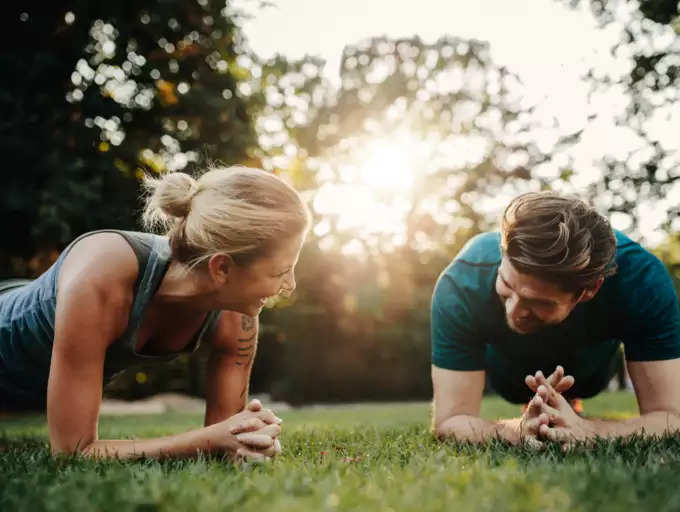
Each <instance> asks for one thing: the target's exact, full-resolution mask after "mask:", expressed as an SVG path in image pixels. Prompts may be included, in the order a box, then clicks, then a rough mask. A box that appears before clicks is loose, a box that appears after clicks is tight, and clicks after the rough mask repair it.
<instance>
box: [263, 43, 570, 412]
mask: <svg viewBox="0 0 680 512" xmlns="http://www.w3.org/2000/svg"><path fill="white" fill-rule="evenodd" d="M320 67H321V63H320V62H318V61H317V60H315V59H313V58H306V59H303V60H302V61H300V62H297V63H290V62H287V61H284V60H283V59H274V60H272V61H270V62H268V63H265V64H264V66H263V83H264V85H263V87H264V88H265V94H266V96H267V99H268V101H267V103H268V107H266V108H265V109H264V111H263V116H262V117H261V118H260V119H259V120H258V123H257V125H256V127H257V130H258V134H259V137H260V139H259V140H260V144H261V146H262V147H263V148H267V151H268V157H265V158H264V164H265V165H266V166H269V167H270V168H272V169H280V170H282V172H283V173H285V174H286V175H288V176H289V177H290V178H291V179H292V180H293V181H294V182H295V183H296V185H297V186H298V187H299V188H302V189H305V188H307V189H308V190H309V197H310V201H311V203H312V205H313V213H314V217H315V219H314V224H315V227H314V229H313V232H312V233H311V235H310V237H311V240H310V242H309V243H308V244H307V246H306V248H305V250H304V252H303V255H302V258H301V260H300V263H299V264H298V291H297V292H296V294H295V298H294V299H293V301H294V307H290V308H285V309H278V308H277V309H274V310H271V311H265V312H263V321H264V322H265V323H266V324H267V325H268V326H269V328H270V329H271V330H272V331H273V332H274V334H275V336H276V337H277V339H278V347H277V350H279V351H280V352H281V353H282V355H281V365H282V366H283V367H284V368H286V369H287V371H285V372H283V371H282V372H279V376H278V379H276V380H275V381H274V382H273V383H272V390H273V392H274V394H275V396H276V397H277V398H282V399H285V400H289V401H292V402H305V401H326V400H331V401H332V400H359V399H403V398H424V397H427V396H431V384H430V377H429V365H430V346H429V308H428V305H429V302H430V295H431V293H432V288H433V286H434V283H435V281H436V279H437V276H438V275H439V273H440V272H441V271H442V270H443V268H444V267H445V266H446V264H447V263H448V262H449V261H450V259H451V257H452V256H453V255H454V254H455V253H456V252H457V251H458V250H459V249H460V248H461V247H462V245H463V244H464V243H465V242H466V241H467V240H468V239H469V238H470V237H471V236H472V235H474V234H476V233H478V232H479V231H481V230H485V229H488V228H490V227H492V226H493V225H494V223H495V218H494V215H493V214H494V213H495V212H497V211H498V210H500V209H501V208H502V207H503V206H505V204H504V199H503V197H509V196H513V195H515V194H517V193H520V192H522V191H524V190H530V189H539V188H541V187H547V186H548V185H549V184H548V182H547V181H545V180H544V179H541V178H535V177H533V176H532V173H531V171H530V170H531V169H532V168H533V167H535V166H536V165H539V164H542V163H546V162H548V161H549V160H550V156H549V155H548V154H546V153H545V152H544V151H541V150H540V149H539V148H538V146H537V144H536V143H535V142H534V139H533V133H534V130H536V129H537V126H536V124H535V122H534V120H533V119H532V116H531V111H530V110H527V109H524V108H523V107H522V104H521V84H520V83H519V81H518V79H517V78H516V77H515V76H514V75H512V74H511V73H509V72H508V71H507V70H505V69H504V68H502V67H499V66H497V65H495V64H494V63H493V62H492V61H491V59H490V57H489V54H488V46H487V45H486V44H485V43H481V42H477V41H468V40H463V39H459V38H454V37H444V38H442V39H440V40H439V41H437V42H435V43H433V44H426V43H423V42H422V41H420V40H419V39H417V38H414V39H403V40H391V39H388V38H376V39H371V40H367V41H365V42H362V43H360V44H358V45H355V46H350V47H347V48H346V49H345V51H344V54H343V58H342V67H341V73H340V75H341V76H340V78H341V83H340V87H339V89H337V90H336V89H335V88H333V87H332V86H330V85H329V84H326V83H324V82H323V80H320V79H319V77H320V76H321V72H320ZM270 74H272V75H274V76H275V79H274V78H269V76H270ZM568 143H569V140H561V141H558V145H562V144H568ZM291 169H292V170H293V171H292V172H289V170H291ZM567 178H568V176H566V175H565V179H567ZM490 214H491V216H490ZM280 347H283V350H281V348H280ZM261 350H262V351H266V350H267V347H266V346H264V345H262V346H261Z"/></svg>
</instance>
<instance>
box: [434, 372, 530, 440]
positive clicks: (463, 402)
mask: <svg viewBox="0 0 680 512" xmlns="http://www.w3.org/2000/svg"><path fill="white" fill-rule="evenodd" d="M485 373H486V372H485V371H484V370H477V371H455V370H445V369H443V368H438V367H436V366H434V365H433V366H432V387H433V389H434V416H433V417H434V425H433V427H434V433H435V435H436V436H437V438H439V439H447V438H453V439H456V440H457V441H471V442H473V443H483V442H485V441H487V440H489V439H492V438H500V439H505V440H506V441H509V442H511V443H513V444H516V443H519V442H520V438H521V436H520V418H516V419H511V420H500V421H495V422H494V421H488V420H484V419H482V418H480V417H479V410H480V407H481V404H482V392H483V391H484V377H485Z"/></svg>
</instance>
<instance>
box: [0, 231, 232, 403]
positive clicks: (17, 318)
mask: <svg viewBox="0 0 680 512" xmlns="http://www.w3.org/2000/svg"><path fill="white" fill-rule="evenodd" d="M101 232H112V233H118V234H119V235H121V236H122V237H123V238H125V240H126V241H128V243H129V244H130V245H131V246H132V248H133V249H134V251H135V254H136V255H137V259H138V261H139V263H140V267H139V277H138V279H137V283H136V285H135V295H134V300H133V303H132V308H131V310H130V316H129V319H128V325H127V328H126V329H125V332H124V333H123V335H122V336H121V337H120V338H119V339H118V340H116V341H114V342H113V343H112V344H111V345H110V346H109V348H108V350H107V351H106V358H105V361H104V382H108V381H109V380H111V379H112V378H113V377H115V376H116V375H117V374H118V373H120V372H121V371H123V370H125V369H127V368H130V367H134V366H140V365H148V364H153V363H158V362H165V361H170V360H172V359H174V358H176V357H177V356H179V355H181V354H185V353H191V352H194V351H195V350H196V349H198V347H199V345H200V344H201V341H202V340H203V339H204V338H205V337H206V336H207V335H208V333H209V332H210V330H211V329H212V328H213V326H214V325H215V322H216V320H217V318H218V316H219V314H220V312H219V311H211V312H209V313H208V314H207V315H206V318H205V320H204V322H203V324H202V325H201V327H200V328H199V330H198V331H197V332H196V334H195V335H194V337H193V339H192V340H191V341H190V342H189V344H188V345H187V347H186V348H185V349H184V350H182V351H180V352H173V353H168V354H163V355H145V354H140V353H138V352H136V351H135V345H136V342H137V331H138V329H139V327H140V324H141V322H142V319H143V317H144V312H145V311H146V309H147V307H148V305H149V303H150V302H151V299H152V298H153V295H154V294H155V293H156V290H157V289H158V287H159V286H160V284H161V281H162V279H163V276H164V275H165V273H166V271H167V269H168V265H169V263H170V247H169V244H168V239H167V238H166V237H163V236H158V235H153V234H149V233H138V232H132V231H118V230H101V231H93V232H91V233H85V234H84V235H82V236H80V237H78V238H77V239H76V240H74V241H73V242H72V243H71V244H70V245H69V246H68V247H67V248H66V249H65V250H64V251H63V252H62V254H61V255H60V256H59V259H57V261H56V262H55V263H54V264H53V265H52V266H51V267H50V268H49V269H48V270H47V271H46V272H45V273H44V274H42V275H41V276H40V277H38V278H37V279H35V280H34V281H30V282H27V281H22V280H13V281H10V282H4V283H0V406H2V405H3V404H15V405H18V406H20V407H22V408H41V407H45V405H46V400H47V379H48V376H49V370H50V361H51V357H52V343H53V340H54V317H55V310H56V299H57V284H58V283H57V277H58V275H59V269H60V268H61V265H62V263H63V261H64V258H65V257H66V255H67V254H68V252H69V250H70V249H71V247H73V245H74V244H76V243H77V242H78V241H79V240H82V239H83V238H84V237H86V236H89V235H92V234H94V233H101ZM147 251H148V254H147Z"/></svg>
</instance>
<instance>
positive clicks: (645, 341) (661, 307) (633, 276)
mask: <svg viewBox="0 0 680 512" xmlns="http://www.w3.org/2000/svg"><path fill="white" fill-rule="evenodd" d="M641 252H643V254H641V255H639V256H638V257H637V258H635V262H634V263H635V264H634V265H629V268H627V269H625V270H624V269H619V273H620V274H621V277H622V278H623V279H622V285H623V286H622V289H620V290H619V293H620V296H621V297H623V298H624V300H625V303H624V304H625V310H624V311H620V312H619V314H620V316H621V318H619V319H618V320H619V321H621V322H622V325H623V327H624V328H623V329H622V336H621V337H622V338H623V342H624V346H625V352H626V359H627V360H629V361H660V360H665V359H675V358H678V357H680V306H679V305H678V297H677V295H676V293H675V289H674V287H673V282H672V280H671V277H670V275H669V274H668V271H667V270H666V268H665V267H664V265H663V263H661V261H660V260H659V259H658V258H656V256H654V255H653V254H651V253H649V252H647V251H645V250H644V249H641ZM622 270H623V272H622ZM624 272H625V274H624ZM624 276H625V277H624Z"/></svg>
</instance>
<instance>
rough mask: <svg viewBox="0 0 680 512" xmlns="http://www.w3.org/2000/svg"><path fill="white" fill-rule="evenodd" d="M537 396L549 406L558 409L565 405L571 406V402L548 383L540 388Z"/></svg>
mask: <svg viewBox="0 0 680 512" xmlns="http://www.w3.org/2000/svg"><path fill="white" fill-rule="evenodd" d="M536 394H537V395H538V396H540V397H541V398H542V399H543V400H544V401H545V402H547V403H548V405H552V406H553V407H555V408H556V409H561V408H562V407H563V406H564V405H565V404H566V405H569V402H567V400H566V399H565V398H564V397H563V396H562V395H560V394H559V393H557V392H556V391H555V390H554V389H553V388H552V387H551V386H550V384H548V383H547V382H545V383H544V384H541V385H540V386H538V390H537V391H536Z"/></svg>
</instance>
